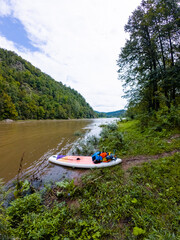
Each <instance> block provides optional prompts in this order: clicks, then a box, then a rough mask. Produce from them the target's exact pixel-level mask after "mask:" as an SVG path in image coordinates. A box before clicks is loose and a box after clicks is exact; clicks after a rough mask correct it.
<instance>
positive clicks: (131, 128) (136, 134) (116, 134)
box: [100, 120, 180, 157]
mask: <svg viewBox="0 0 180 240" xmlns="http://www.w3.org/2000/svg"><path fill="white" fill-rule="evenodd" d="M105 128H107V127H105ZM105 131H106V129H105V130H104V132H105ZM175 134H176V135H177V134H180V131H179V130H177V129H173V130H170V129H168V130H167V129H161V131H157V130H156V128H153V127H152V128H146V129H145V130H143V131H142V129H141V127H140V123H139V121H137V120H134V121H128V122H123V123H121V122H120V123H119V124H118V129H115V130H114V131H108V132H107V134H106V135H103V136H102V138H101V140H100V146H101V147H102V146H106V148H107V149H108V151H109V150H110V151H113V149H116V151H117V154H119V156H126V157H127V156H137V155H154V154H160V153H163V152H170V151H172V150H174V149H180V137H177V138H171V137H173V136H174V135H175Z"/></svg>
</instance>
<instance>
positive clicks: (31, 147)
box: [0, 119, 114, 182]
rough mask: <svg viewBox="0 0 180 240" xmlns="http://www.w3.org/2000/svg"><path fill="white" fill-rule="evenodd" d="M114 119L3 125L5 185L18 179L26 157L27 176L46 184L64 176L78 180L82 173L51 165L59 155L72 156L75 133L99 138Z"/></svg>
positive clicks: (0, 165)
mask: <svg viewBox="0 0 180 240" xmlns="http://www.w3.org/2000/svg"><path fill="white" fill-rule="evenodd" d="M113 120H114V119H88V120H38V121H36V120H33V121H18V122H12V123H5V122H1V123H0V178H3V180H4V181H5V182H8V181H9V180H12V179H14V178H15V177H16V175H17V172H18V169H19V164H20V160H21V158H22V156H23V155H24V157H23V164H22V165H23V167H22V169H23V171H22V173H23V174H24V175H25V176H31V177H32V176H33V175H34V176H35V177H40V178H41V179H42V180H43V181H50V180H52V181H54V180H58V179H61V178H63V177H69V178H71V177H76V175H79V174H80V173H81V171H80V170H74V169H70V168H65V167H61V166H56V165H53V164H51V163H49V162H48V158H49V157H50V156H51V155H53V154H57V153H61V154H68V153H69V154H70V152H71V148H72V147H73V144H75V142H76V141H77V140H78V137H76V136H75V134H74V133H75V132H78V131H80V132H82V133H84V134H85V135H84V137H86V136H87V135H96V136H97V135H98V134H99V133H100V127H99V126H100V125H101V124H104V123H108V122H111V121H113Z"/></svg>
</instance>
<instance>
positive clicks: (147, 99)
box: [118, 0, 180, 117]
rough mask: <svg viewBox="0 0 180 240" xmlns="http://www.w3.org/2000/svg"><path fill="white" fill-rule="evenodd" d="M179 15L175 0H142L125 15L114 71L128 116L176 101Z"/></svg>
mask: <svg viewBox="0 0 180 240" xmlns="http://www.w3.org/2000/svg"><path fill="white" fill-rule="evenodd" d="M179 16H180V7H179V5H178V1H177V0H171V1H169V0H142V2H141V5H140V6H139V7H138V8H137V9H136V10H135V11H134V12H133V13H132V15H131V16H130V17H129V21H128V23H127V24H126V26H125V31H126V32H128V33H129V34H130V39H129V40H127V41H126V44H125V46H124V47H123V48H122V51H121V53H120V55H119V59H118V66H119V70H118V72H119V79H120V80H122V81H123V82H124V87H127V86H128V87H130V88H129V90H128V91H127V92H126V95H125V97H127V98H129V108H128V111H127V114H128V115H129V116H131V117H134V115H137V114H143V113H145V114H149V115H151V113H152V111H158V110H159V109H161V108H163V107H165V106H167V107H168V108H169V109H170V108H171V107H172V106H178V104H179V101H180V98H179V90H180V84H179V78H180V75H179V73H180V61H179V47H178V46H179Z"/></svg>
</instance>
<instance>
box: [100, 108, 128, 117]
mask: <svg viewBox="0 0 180 240" xmlns="http://www.w3.org/2000/svg"><path fill="white" fill-rule="evenodd" d="M125 112H126V110H124V109H122V110H118V111H114V112H97V114H98V116H99V117H108V118H111V117H117V118H118V117H121V116H123V114H124V113H125Z"/></svg>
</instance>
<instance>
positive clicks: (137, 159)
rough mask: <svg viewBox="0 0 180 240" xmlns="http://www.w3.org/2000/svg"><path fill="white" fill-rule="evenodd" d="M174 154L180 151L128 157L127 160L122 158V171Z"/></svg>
mask: <svg viewBox="0 0 180 240" xmlns="http://www.w3.org/2000/svg"><path fill="white" fill-rule="evenodd" d="M176 152H180V150H173V151H171V152H164V153H161V154H156V155H152V156H144V155H140V156H134V157H129V158H123V159H122V169H123V170H125V171H126V170H127V169H128V168H130V167H133V166H136V165H139V164H142V163H144V162H149V161H151V160H156V159H159V158H162V157H168V156H172V155H173V154H174V153H176Z"/></svg>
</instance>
